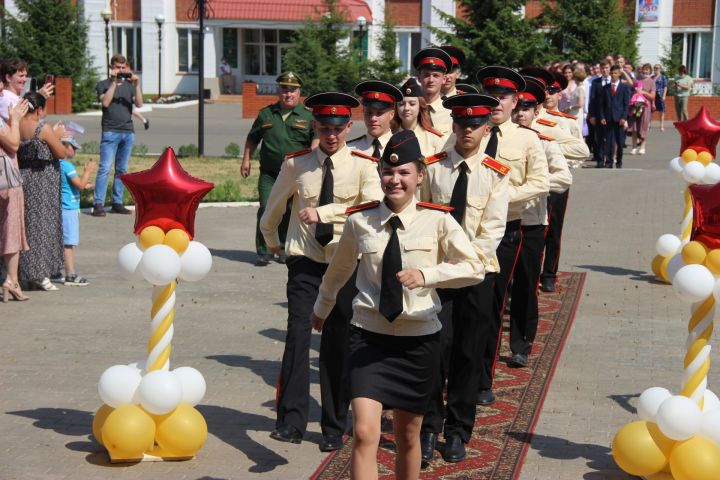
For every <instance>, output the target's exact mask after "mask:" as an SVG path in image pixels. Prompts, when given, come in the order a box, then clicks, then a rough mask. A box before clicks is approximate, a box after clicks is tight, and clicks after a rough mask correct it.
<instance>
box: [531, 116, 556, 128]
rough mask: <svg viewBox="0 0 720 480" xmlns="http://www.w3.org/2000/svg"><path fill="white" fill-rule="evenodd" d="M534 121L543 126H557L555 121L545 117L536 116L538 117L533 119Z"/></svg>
mask: <svg viewBox="0 0 720 480" xmlns="http://www.w3.org/2000/svg"><path fill="white" fill-rule="evenodd" d="M535 121H536V122H537V123H539V124H540V125H545V126H548V127H555V126H557V122H553V121H552V120H546V119H544V118H538V119H537V120H535Z"/></svg>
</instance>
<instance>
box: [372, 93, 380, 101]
mask: <svg viewBox="0 0 720 480" xmlns="http://www.w3.org/2000/svg"><path fill="white" fill-rule="evenodd" d="M373 98H374V99H375V100H377V99H378V98H380V94H379V93H377V92H375V93H374V94H373Z"/></svg>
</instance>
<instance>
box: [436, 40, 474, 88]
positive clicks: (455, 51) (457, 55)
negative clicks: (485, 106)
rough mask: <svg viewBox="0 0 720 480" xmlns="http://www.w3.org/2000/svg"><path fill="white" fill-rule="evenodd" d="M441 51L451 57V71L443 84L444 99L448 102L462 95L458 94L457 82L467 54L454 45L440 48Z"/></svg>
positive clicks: (446, 75)
mask: <svg viewBox="0 0 720 480" xmlns="http://www.w3.org/2000/svg"><path fill="white" fill-rule="evenodd" d="M440 50H442V51H443V52H445V53H447V54H448V55H450V60H451V66H450V69H449V70H448V72H447V73H446V74H445V83H443V86H442V99H443V100H446V99H448V98H450V97H453V96H455V95H458V94H459V93H462V92H458V88H459V87H458V86H457V81H458V79H459V78H460V75H461V74H462V67H463V64H464V63H465V52H463V51H462V50H461V49H459V48H458V47H455V46H453V45H443V46H441V47H440ZM466 93H467V92H466ZM475 93H477V92H475Z"/></svg>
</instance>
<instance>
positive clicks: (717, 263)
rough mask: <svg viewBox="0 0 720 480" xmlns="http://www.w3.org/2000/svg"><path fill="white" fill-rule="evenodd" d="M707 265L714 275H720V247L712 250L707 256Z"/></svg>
mask: <svg viewBox="0 0 720 480" xmlns="http://www.w3.org/2000/svg"><path fill="white" fill-rule="evenodd" d="M705 266H706V267H707V268H708V270H710V271H711V272H712V273H713V275H720V248H715V249H713V250H710V253H708V254H707V256H706V257H705Z"/></svg>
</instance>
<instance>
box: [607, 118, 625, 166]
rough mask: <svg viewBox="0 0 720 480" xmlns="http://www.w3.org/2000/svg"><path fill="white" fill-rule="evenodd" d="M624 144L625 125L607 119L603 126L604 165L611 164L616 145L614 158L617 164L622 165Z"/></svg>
mask: <svg viewBox="0 0 720 480" xmlns="http://www.w3.org/2000/svg"><path fill="white" fill-rule="evenodd" d="M624 145H625V127H624V126H623V125H620V123H618V122H613V121H609V122H608V124H607V125H606V126H605V165H612V163H613V155H615V150H616V147H617V154H616V155H615V160H616V163H617V164H618V165H622V159H623V146H624Z"/></svg>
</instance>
